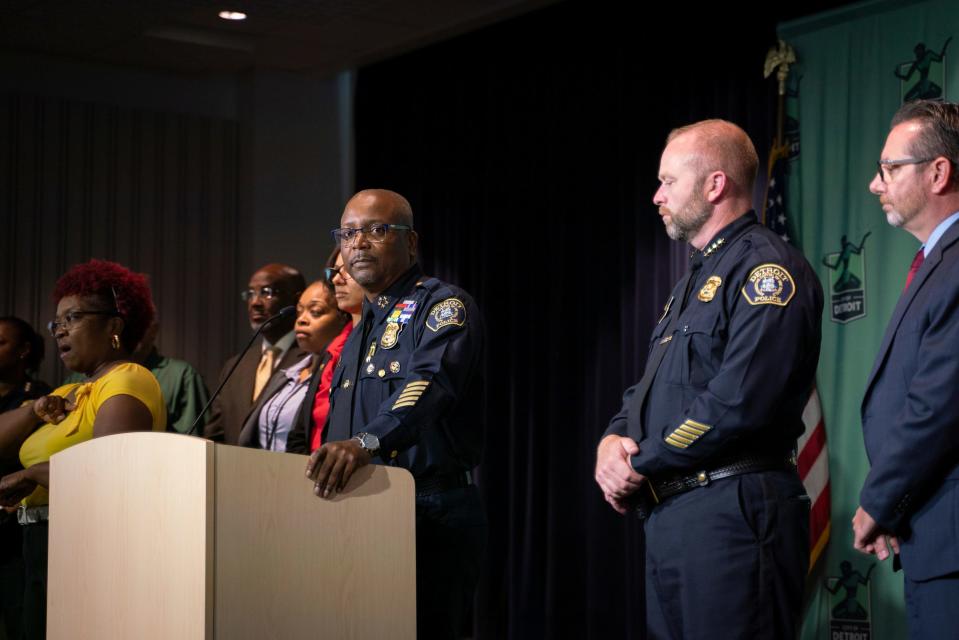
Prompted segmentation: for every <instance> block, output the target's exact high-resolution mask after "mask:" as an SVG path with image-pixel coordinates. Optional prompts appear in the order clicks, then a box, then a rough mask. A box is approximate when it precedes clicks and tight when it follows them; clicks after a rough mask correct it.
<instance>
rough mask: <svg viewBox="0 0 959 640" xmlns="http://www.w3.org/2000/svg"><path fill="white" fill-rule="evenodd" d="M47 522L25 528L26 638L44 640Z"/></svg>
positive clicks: (24, 633) (24, 616)
mask: <svg viewBox="0 0 959 640" xmlns="http://www.w3.org/2000/svg"><path fill="white" fill-rule="evenodd" d="M49 532H50V527H49V526H48V525H47V523H46V522H38V523H36V524H28V525H23V564H24V579H25V581H26V582H25V586H24V591H23V637H24V638H26V639H27V640H35V639H37V640H41V639H42V638H46V636H47V540H48V537H49Z"/></svg>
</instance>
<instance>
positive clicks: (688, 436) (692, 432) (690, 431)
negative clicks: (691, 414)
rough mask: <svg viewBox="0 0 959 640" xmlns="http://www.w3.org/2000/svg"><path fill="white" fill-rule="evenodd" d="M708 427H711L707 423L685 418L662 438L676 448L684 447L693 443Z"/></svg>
mask: <svg viewBox="0 0 959 640" xmlns="http://www.w3.org/2000/svg"><path fill="white" fill-rule="evenodd" d="M710 429H712V427H711V426H709V425H708V424H703V423H702V422H696V421H695V420H691V419H687V420H686V421H685V422H683V423H682V424H681V425H679V426H678V427H676V428H675V429H674V430H673V432H672V433H670V434H669V435H668V436H666V437H665V438H663V439H664V440H665V441H666V444H670V445H672V446H674V447H676V448H678V449H685V448H687V447H689V446H690V445H692V444H694V443H695V442H696V441H697V440H699V439H700V438H701V437H702V436H703V435H704V434H705V433H706V432H707V431H709V430H710Z"/></svg>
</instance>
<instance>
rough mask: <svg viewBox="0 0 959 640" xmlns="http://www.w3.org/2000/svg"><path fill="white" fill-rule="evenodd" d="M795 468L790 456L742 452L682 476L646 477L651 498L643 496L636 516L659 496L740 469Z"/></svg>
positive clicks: (728, 475) (659, 499) (663, 497)
mask: <svg viewBox="0 0 959 640" xmlns="http://www.w3.org/2000/svg"><path fill="white" fill-rule="evenodd" d="M795 468H796V462H795V460H794V459H793V458H792V456H790V457H784V456H743V457H741V458H736V459H735V460H733V461H731V462H727V463H725V464H720V465H719V466H716V467H713V468H711V469H703V470H701V471H697V472H696V473H693V474H690V475H686V476H672V477H670V478H664V479H662V480H653V479H650V481H649V483H648V487H649V492H650V493H651V494H652V500H647V501H645V502H646V503H645V504H643V503H642V502H641V503H640V504H639V505H637V509H636V511H637V515H638V516H639V517H640V519H645V518H647V517H648V516H649V512H650V510H651V508H652V507H653V506H655V505H657V504H659V503H660V502H662V501H663V500H666V499H667V498H672V497H673V496H678V495H679V494H681V493H686V492H687V491H692V490H693V489H698V488H699V487H705V486H707V485H709V484H710V483H711V482H713V481H714V480H721V479H723V478H731V477H733V476H739V475H742V474H744V473H756V472H759V471H779V470H786V471H788V470H792V469H795ZM650 503H652V504H650Z"/></svg>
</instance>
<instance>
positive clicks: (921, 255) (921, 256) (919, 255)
mask: <svg viewBox="0 0 959 640" xmlns="http://www.w3.org/2000/svg"><path fill="white" fill-rule="evenodd" d="M925 259H926V253H925V252H924V251H923V250H922V247H920V248H919V251H917V252H916V257H915V258H913V259H912V264H911V265H909V275H907V276H906V286H905V287H903V288H902V290H903V291H905V290H906V289H908V288H909V283H910V282H912V278H913V276H915V275H916V272H917V271H919V267H921V266H922V261H923V260H925Z"/></svg>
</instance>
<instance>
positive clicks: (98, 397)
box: [90, 363, 166, 431]
mask: <svg viewBox="0 0 959 640" xmlns="http://www.w3.org/2000/svg"><path fill="white" fill-rule="evenodd" d="M119 395H128V396H132V397H134V398H136V399H137V400H139V401H140V402H142V403H143V404H144V405H145V406H146V408H147V409H149V411H150V415H152V416H153V430H154V431H163V430H165V429H166V404H165V403H164V401H163V393H162V392H161V391H160V384H159V383H158V382H157V379H156V377H154V375H153V374H152V373H151V372H150V370H149V369H145V368H144V367H141V366H140V365H138V364H133V363H128V364H121V365H117V366H116V367H114V368H113V370H112V371H110V373H109V374H107V375H105V376H103V377H102V378H101V379H99V380H97V381H96V382H95V383H93V389H92V390H91V393H90V399H91V400H92V401H93V406H94V407H95V409H94V412H95V411H96V410H97V409H99V408H100V405H102V404H103V403H104V402H106V401H107V400H109V399H110V398H112V397H113V396H119Z"/></svg>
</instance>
